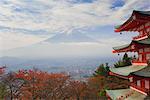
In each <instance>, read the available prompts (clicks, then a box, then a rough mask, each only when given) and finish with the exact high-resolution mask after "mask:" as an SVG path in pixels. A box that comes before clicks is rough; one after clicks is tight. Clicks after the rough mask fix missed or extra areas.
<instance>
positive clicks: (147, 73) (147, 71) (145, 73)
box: [131, 66, 150, 78]
mask: <svg viewBox="0 0 150 100" xmlns="http://www.w3.org/2000/svg"><path fill="white" fill-rule="evenodd" d="M131 75H136V76H141V77H147V78H150V66H147V67H145V68H143V69H141V70H138V71H136V72H133V73H131Z"/></svg>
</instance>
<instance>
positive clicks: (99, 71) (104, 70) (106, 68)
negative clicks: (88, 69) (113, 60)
mask: <svg viewBox="0 0 150 100" xmlns="http://www.w3.org/2000/svg"><path fill="white" fill-rule="evenodd" d="M108 73H109V66H108V63H106V66H105V65H104V64H101V65H100V66H99V67H98V68H97V69H96V71H95V72H94V74H93V75H94V76H98V75H101V76H108Z"/></svg>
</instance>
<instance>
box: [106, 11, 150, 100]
mask: <svg viewBox="0 0 150 100" xmlns="http://www.w3.org/2000/svg"><path fill="white" fill-rule="evenodd" d="M115 32H120V33H121V34H122V32H138V33H139V34H138V36H135V37H133V39H132V41H131V42H130V43H129V44H125V45H122V46H118V47H113V53H127V52H136V53H137V56H138V57H137V58H133V59H132V65H130V66H125V67H119V68H115V67H111V68H110V75H114V76H117V77H120V78H124V79H128V80H129V81H130V87H129V88H128V89H119V90H106V93H107V96H108V98H109V99H112V100H144V99H145V100H150V99H149V98H150V11H135V10H134V11H133V13H132V15H131V16H130V18H129V19H128V20H127V21H126V22H124V23H123V24H122V25H120V26H118V27H116V28H115ZM147 98H148V99H147Z"/></svg>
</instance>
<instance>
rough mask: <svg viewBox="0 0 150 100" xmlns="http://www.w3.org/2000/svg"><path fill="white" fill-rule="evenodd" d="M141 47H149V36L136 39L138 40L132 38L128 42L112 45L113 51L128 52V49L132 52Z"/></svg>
mask: <svg viewBox="0 0 150 100" xmlns="http://www.w3.org/2000/svg"><path fill="white" fill-rule="evenodd" d="M135 45H136V46H135ZM137 45H138V46H137ZM141 47H142V48H143V47H150V38H147V39H144V40H138V41H137V40H132V42H131V43H130V44H126V45H122V46H117V47H113V49H114V51H113V53H120V52H128V51H131V52H134V51H136V50H137V49H139V48H141Z"/></svg>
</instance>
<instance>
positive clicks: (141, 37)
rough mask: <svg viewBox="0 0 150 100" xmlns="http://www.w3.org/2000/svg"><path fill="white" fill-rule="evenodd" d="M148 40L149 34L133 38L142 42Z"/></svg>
mask: <svg viewBox="0 0 150 100" xmlns="http://www.w3.org/2000/svg"><path fill="white" fill-rule="evenodd" d="M146 38H148V34H142V35H138V36H135V37H133V40H142V39H146Z"/></svg>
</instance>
